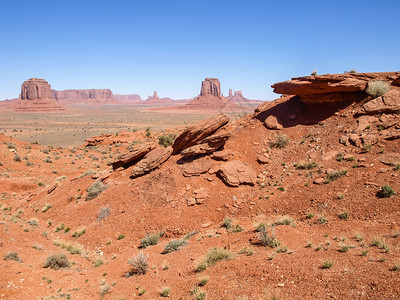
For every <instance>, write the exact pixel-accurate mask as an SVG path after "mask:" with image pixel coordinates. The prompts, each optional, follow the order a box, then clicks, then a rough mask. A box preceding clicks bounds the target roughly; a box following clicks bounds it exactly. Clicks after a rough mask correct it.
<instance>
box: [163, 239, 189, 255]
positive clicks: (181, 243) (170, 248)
mask: <svg viewBox="0 0 400 300" xmlns="http://www.w3.org/2000/svg"><path fill="white" fill-rule="evenodd" d="M187 244H188V241H187V240H186V239H181V240H172V241H170V242H169V243H168V244H167V245H165V247H164V252H163V253H164V254H168V253H171V252H174V251H177V250H179V249H181V248H183V247H185V246H186V245H187Z"/></svg>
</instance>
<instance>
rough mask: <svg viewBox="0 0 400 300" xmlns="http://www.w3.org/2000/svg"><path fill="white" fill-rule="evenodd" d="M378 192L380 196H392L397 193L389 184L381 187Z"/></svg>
mask: <svg viewBox="0 0 400 300" xmlns="http://www.w3.org/2000/svg"><path fill="white" fill-rule="evenodd" d="M377 194H378V197H379V198H390V196H393V195H396V193H395V192H394V191H393V189H392V188H391V187H390V186H388V185H384V186H383V187H381V189H380V191H378V193H377Z"/></svg>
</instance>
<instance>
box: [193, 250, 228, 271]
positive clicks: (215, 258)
mask: <svg viewBox="0 0 400 300" xmlns="http://www.w3.org/2000/svg"><path fill="white" fill-rule="evenodd" d="M232 257H233V255H232V253H231V252H229V251H228V250H225V249H218V248H213V249H211V250H210V251H209V252H208V253H207V254H206V256H205V258H204V260H203V261H202V262H201V263H200V264H199V265H198V266H197V272H203V271H204V270H206V269H207V268H208V267H210V266H213V265H215V264H216V263H217V262H219V261H221V260H229V259H231V258H232Z"/></svg>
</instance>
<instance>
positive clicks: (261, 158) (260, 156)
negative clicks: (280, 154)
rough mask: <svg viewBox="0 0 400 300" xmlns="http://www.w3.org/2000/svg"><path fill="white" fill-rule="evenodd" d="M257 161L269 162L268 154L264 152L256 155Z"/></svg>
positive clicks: (261, 162)
mask: <svg viewBox="0 0 400 300" xmlns="http://www.w3.org/2000/svg"><path fill="white" fill-rule="evenodd" d="M257 161H258V162H259V163H260V164H268V163H270V162H271V160H270V158H269V157H268V156H266V155H265V154H258V155H257Z"/></svg>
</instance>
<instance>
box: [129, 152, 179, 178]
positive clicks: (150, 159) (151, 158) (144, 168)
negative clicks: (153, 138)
mask: <svg viewBox="0 0 400 300" xmlns="http://www.w3.org/2000/svg"><path fill="white" fill-rule="evenodd" d="M171 154H172V147H167V148H156V149H153V150H151V151H150V152H149V153H147V154H146V155H145V157H144V158H143V159H142V160H141V161H139V162H138V163H137V164H136V165H135V166H134V167H133V169H132V172H131V175H132V176H131V178H136V177H139V176H142V175H144V174H147V173H149V172H150V171H152V170H154V169H156V168H158V167H159V166H160V165H162V164H163V163H164V162H165V161H167V160H168V158H169V157H170V156H171Z"/></svg>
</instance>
